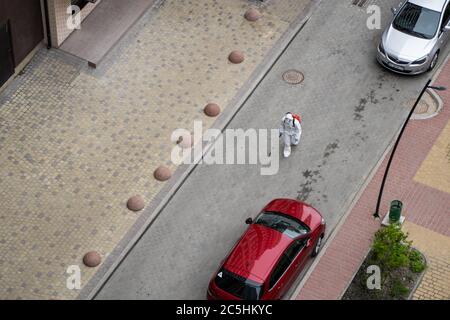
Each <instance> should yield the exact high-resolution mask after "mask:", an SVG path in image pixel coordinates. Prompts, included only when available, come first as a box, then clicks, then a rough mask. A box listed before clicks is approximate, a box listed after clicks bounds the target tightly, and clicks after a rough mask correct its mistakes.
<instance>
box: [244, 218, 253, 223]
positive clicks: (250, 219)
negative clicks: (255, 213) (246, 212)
mask: <svg viewBox="0 0 450 320" xmlns="http://www.w3.org/2000/svg"><path fill="white" fill-rule="evenodd" d="M245 223H246V224H252V223H253V219H252V218H247V220H245Z"/></svg>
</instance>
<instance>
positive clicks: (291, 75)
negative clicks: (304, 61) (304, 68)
mask: <svg viewBox="0 0 450 320" xmlns="http://www.w3.org/2000/svg"><path fill="white" fill-rule="evenodd" d="M304 79H305V77H304V75H303V73H301V72H300V71H298V70H293V69H292V70H288V71H286V72H285V73H283V80H284V81H286V82H287V83H290V84H299V83H302V82H303V80H304Z"/></svg>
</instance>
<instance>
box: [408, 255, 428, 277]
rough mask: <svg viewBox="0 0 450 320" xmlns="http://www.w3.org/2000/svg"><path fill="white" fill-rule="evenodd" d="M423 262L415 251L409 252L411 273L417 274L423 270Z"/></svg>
mask: <svg viewBox="0 0 450 320" xmlns="http://www.w3.org/2000/svg"><path fill="white" fill-rule="evenodd" d="M425 267H426V266H425V261H423V257H422V255H421V254H420V252H419V251H417V250H411V252H410V253H409V268H410V269H411V271H412V272H415V273H419V272H422V271H423V270H425Z"/></svg>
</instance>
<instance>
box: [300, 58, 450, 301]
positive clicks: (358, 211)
mask: <svg viewBox="0 0 450 320" xmlns="http://www.w3.org/2000/svg"><path fill="white" fill-rule="evenodd" d="M434 83H435V84H439V85H443V86H446V87H447V88H450V60H448V62H447V63H446V65H445V66H444V67H443V68H442V70H441V72H440V73H439V75H438V76H437V77H436V78H435V81H434ZM439 95H440V97H441V98H442V100H443V103H444V106H443V108H442V110H441V112H440V113H439V114H438V115H437V116H435V117H433V118H431V119H427V120H410V123H409V124H408V126H407V128H406V131H405V134H404V136H403V138H402V141H401V142H400V145H399V147H398V150H397V153H396V155H395V157H394V161H393V163H392V167H391V170H390V173H389V175H388V180H387V182H386V187H385V192H384V195H383V199H382V204H381V211H380V212H381V213H386V212H387V211H388V207H389V203H390V201H391V200H394V199H399V200H401V201H402V202H403V215H405V217H406V222H405V223H404V225H403V229H404V230H406V231H407V232H409V234H410V238H411V240H412V241H413V246H415V247H416V248H418V249H419V250H420V251H421V252H422V253H423V254H424V255H425V256H426V258H427V262H428V267H427V270H426V272H425V275H424V277H423V279H422V281H421V283H420V284H419V286H418V288H417V290H416V292H415V293H414V295H413V299H450V264H449V261H450V219H449V216H450V184H449V181H450V152H449V150H450V89H449V90H447V91H444V92H439ZM389 149H390V148H389ZM389 149H388V151H387V152H386V154H385V155H384V157H383V159H382V160H380V164H379V166H377V167H376V168H375V169H374V171H373V174H372V176H371V177H369V179H368V183H367V186H366V187H365V188H363V189H362V190H361V192H360V193H359V194H358V195H357V197H356V200H355V202H354V205H353V207H352V208H351V209H350V211H349V213H348V214H347V215H346V216H344V217H343V218H342V220H341V222H340V223H339V225H338V227H337V228H336V229H335V230H334V232H333V234H332V236H331V238H330V239H329V240H330V241H328V243H327V246H326V247H324V248H323V251H322V252H321V254H320V256H319V257H318V258H317V260H316V261H315V263H314V265H313V266H312V268H311V269H310V270H309V272H308V273H307V275H306V276H305V278H304V279H303V280H302V282H301V283H300V285H299V287H298V288H297V290H296V292H295V293H294V295H293V296H292V299H298V300H334V299H340V298H341V297H342V295H343V294H344V293H345V290H346V289H347V287H348V285H349V284H350V282H351V281H352V279H353V277H354V275H355V274H356V272H357V271H358V269H359V267H360V265H361V263H362V262H363V261H364V259H365V257H366V255H367V253H368V252H369V250H370V246H371V244H372V240H373V235H374V233H375V232H376V231H377V230H378V229H379V227H380V221H378V220H375V219H373V217H372V214H373V212H374V210H375V204H376V200H377V196H378V191H379V187H380V184H381V180H382V177H383V173H384V171H385V168H386V164H387V159H388V157H387V155H389Z"/></svg>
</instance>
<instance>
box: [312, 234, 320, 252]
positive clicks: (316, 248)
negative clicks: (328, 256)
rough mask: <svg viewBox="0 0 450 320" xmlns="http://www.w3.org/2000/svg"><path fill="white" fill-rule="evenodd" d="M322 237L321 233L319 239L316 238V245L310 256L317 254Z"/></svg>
mask: <svg viewBox="0 0 450 320" xmlns="http://www.w3.org/2000/svg"><path fill="white" fill-rule="evenodd" d="M322 239H323V235H321V236H320V237H319V240H317V243H316V246H315V247H314V250H313V252H312V253H311V256H313V257H315V256H317V255H318V254H319V252H320V248H321V247H322Z"/></svg>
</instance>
